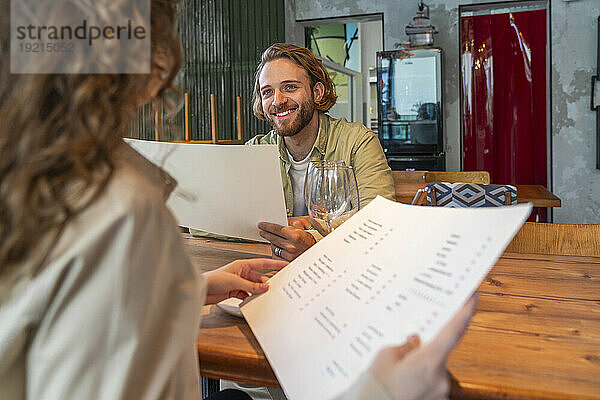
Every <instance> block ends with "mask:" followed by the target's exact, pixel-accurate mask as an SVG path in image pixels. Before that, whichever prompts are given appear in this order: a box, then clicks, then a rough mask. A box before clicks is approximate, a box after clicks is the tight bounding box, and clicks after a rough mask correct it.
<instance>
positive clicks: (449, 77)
mask: <svg viewBox="0 0 600 400" xmlns="http://www.w3.org/2000/svg"><path fill="white" fill-rule="evenodd" d="M483 2H486V1H477V0H474V1H472V0H447V1H444V0H429V1H428V2H426V3H428V4H429V5H430V7H431V14H430V17H431V21H432V24H433V25H434V26H435V27H436V28H437V29H438V30H439V31H440V32H441V33H440V34H438V35H436V36H435V45H436V46H439V47H442V48H443V49H444V53H445V59H444V63H445V67H444V73H445V88H444V90H445V101H444V106H445V107H444V109H445V111H444V126H445V140H446V142H445V150H446V154H447V163H446V167H447V169H448V170H459V169H460V151H461V149H460V126H459V117H460V113H459V106H460V97H459V96H460V92H459V85H458V82H459V70H458V66H459V63H458V56H459V45H458V42H459V38H458V6H459V5H469V4H478V3H483ZM548 3H549V6H550V10H551V13H550V34H551V53H550V54H551V95H552V97H551V101H552V111H551V119H552V122H551V129H552V133H551V135H552V151H551V155H552V166H551V172H552V180H551V182H549V186H550V189H551V190H552V191H553V192H554V193H555V194H556V195H557V196H559V197H560V198H561V199H562V207H561V208H558V209H554V222H562V223H600V170H597V169H595V163H596V161H595V150H596V146H597V145H599V144H597V143H596V138H595V137H596V135H595V118H596V117H595V113H594V112H592V111H590V108H589V102H590V90H591V88H590V79H591V76H592V75H593V74H594V71H595V67H596V48H597V43H596V41H597V28H596V19H597V17H598V15H600V1H598V0H572V1H565V0H548ZM416 11H417V1H416V0H415V1H398V0H379V1H377V2H375V1H373V0H286V40H287V41H289V42H292V43H296V44H299V45H303V44H304V30H303V25H302V21H303V20H310V19H320V18H334V17H345V16H352V15H362V14H374V13H383V15H384V27H383V29H384V47H385V49H386V50H393V49H394V45H395V44H396V43H398V42H404V41H406V40H407V38H406V36H405V34H404V27H405V26H406V24H407V23H408V22H409V21H410V20H411V18H412V17H413V16H414V15H415V13H416ZM598 96H600V93H598Z"/></svg>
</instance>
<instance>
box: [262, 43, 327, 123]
mask: <svg viewBox="0 0 600 400" xmlns="http://www.w3.org/2000/svg"><path fill="white" fill-rule="evenodd" d="M280 58H287V59H288V60H292V61H294V62H295V63H296V64H298V65H299V66H300V67H302V68H304V70H305V71H306V73H307V74H308V76H309V78H310V87H311V89H312V88H313V87H314V86H315V85H316V84H317V82H321V83H322V84H323V86H325V92H324V94H323V97H322V98H321V100H320V101H318V102H315V108H316V109H317V110H319V111H323V112H325V111H328V110H329V109H330V108H331V107H333V105H334V104H335V102H336V100H337V95H336V94H335V86H334V85H333V82H332V81H331V78H330V77H329V74H328V73H327V70H326V69H325V67H323V63H322V62H321V60H319V59H318V58H317V57H315V55H314V54H313V53H312V51H310V50H308V49H306V48H304V47H299V46H296V45H293V44H288V43H275V44H273V45H271V46H270V47H269V48H268V49H266V50H265V51H264V52H263V53H262V56H261V59H260V64H258V67H257V68H256V74H255V76H254V78H255V81H254V94H253V99H252V111H254V115H256V116H257V117H258V118H260V119H263V120H266V119H267V118H266V117H265V114H264V112H263V109H262V98H261V94H260V82H259V81H258V80H259V78H260V74H261V73H262V70H263V68H264V67H265V65H266V64H267V63H268V62H270V61H274V60H278V59H280Z"/></svg>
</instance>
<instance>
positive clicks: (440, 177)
mask: <svg viewBox="0 0 600 400" xmlns="http://www.w3.org/2000/svg"><path fill="white" fill-rule="evenodd" d="M434 182H462V183H479V184H482V185H489V184H490V173H489V172H487V171H454V172H451V171H425V183H434Z"/></svg>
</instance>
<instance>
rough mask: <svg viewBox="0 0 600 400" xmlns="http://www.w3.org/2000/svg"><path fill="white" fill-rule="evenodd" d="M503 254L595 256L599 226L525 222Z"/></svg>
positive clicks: (599, 240) (599, 253)
mask: <svg viewBox="0 0 600 400" xmlns="http://www.w3.org/2000/svg"><path fill="white" fill-rule="evenodd" d="M506 252H509V253H530V254H552V255H568V256H596V257H598V256H600V224H546V223H541V222H525V224H523V227H522V228H521V230H520V231H519V232H517V234H516V235H515V237H514V238H513V240H512V241H511V242H510V244H509V245H508V247H507V248H506Z"/></svg>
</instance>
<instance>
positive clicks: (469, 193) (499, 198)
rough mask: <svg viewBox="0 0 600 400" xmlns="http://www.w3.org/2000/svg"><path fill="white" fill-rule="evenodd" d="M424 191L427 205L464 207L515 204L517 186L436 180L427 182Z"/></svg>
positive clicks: (416, 202)
mask: <svg viewBox="0 0 600 400" xmlns="http://www.w3.org/2000/svg"><path fill="white" fill-rule="evenodd" d="M425 192H426V193H427V203H426V204H427V205H428V206H440V207H454V208H464V207H500V206H510V205H512V204H517V188H516V187H514V186H511V185H482V184H477V183H462V182H459V183H449V182H436V183H430V184H428V185H427V186H426V187H425ZM417 195H418V194H417ZM422 197H424V196H422ZM415 200H416V201H415V204H423V202H421V203H418V200H417V199H416V196H415Z"/></svg>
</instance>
